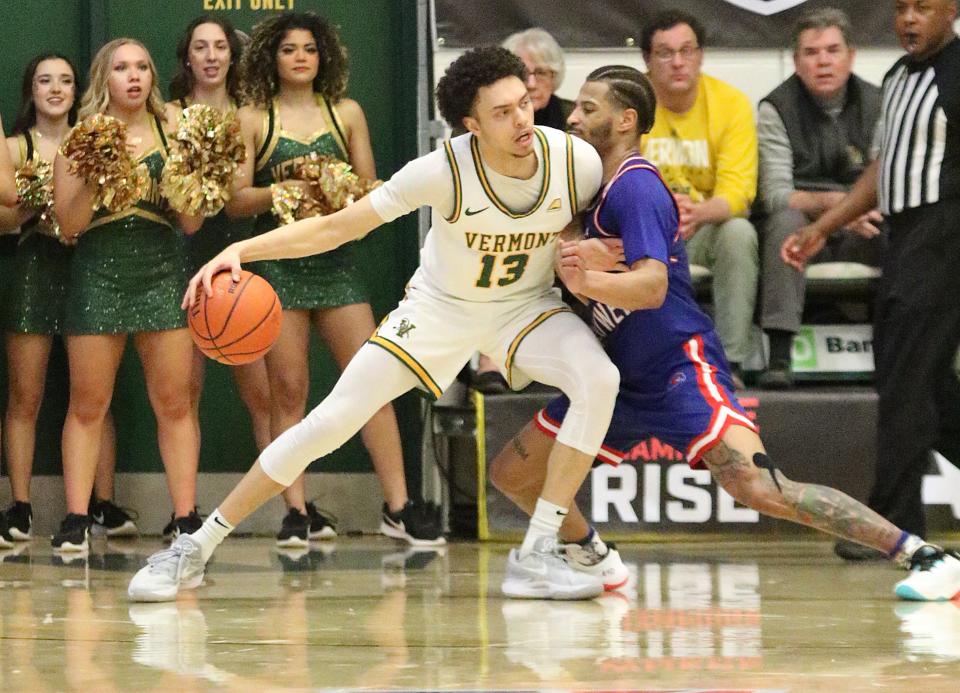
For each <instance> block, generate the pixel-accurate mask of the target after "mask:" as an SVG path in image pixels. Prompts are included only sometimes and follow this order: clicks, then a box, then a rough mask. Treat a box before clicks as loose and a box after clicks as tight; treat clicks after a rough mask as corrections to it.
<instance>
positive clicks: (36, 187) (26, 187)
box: [14, 158, 63, 241]
mask: <svg viewBox="0 0 960 693" xmlns="http://www.w3.org/2000/svg"><path fill="white" fill-rule="evenodd" d="M14 179H15V181H16V184H17V197H18V200H19V204H20V205H22V206H23V207H26V208H28V209H30V210H33V211H34V212H36V213H37V214H38V215H39V223H38V224H37V226H36V229H37V231H39V232H40V233H43V234H45V235H47V236H52V237H54V238H59V239H60V240H61V241H62V240H63V239H62V237H61V236H60V225H59V224H58V223H57V220H56V218H55V217H54V216H53V166H51V165H50V162H49V161H44V160H43V159H38V158H33V159H30V160H29V161H27V162H25V163H24V164H23V166H21V167H20V168H18V169H17V171H16V173H15V174H14Z"/></svg>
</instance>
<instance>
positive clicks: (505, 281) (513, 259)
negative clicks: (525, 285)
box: [476, 253, 530, 289]
mask: <svg viewBox="0 0 960 693" xmlns="http://www.w3.org/2000/svg"><path fill="white" fill-rule="evenodd" d="M529 259H530V256H529V255H527V254H526V253H520V254H518V255H507V256H506V257H504V258H502V259H501V258H499V257H497V256H496V255H484V256H483V257H482V258H480V265H481V267H480V277H479V278H478V279H477V283H476V286H478V287H480V288H481V289H489V288H490V286H491V285H492V284H491V282H493V281H494V277H493V275H494V273H496V274H497V275H498V276H499V279H496V282H497V286H509V285H510V284H513V283H514V282H516V281H519V279H520V277H522V276H523V270H524V269H526V267H527V261H528V260H529ZM498 260H499V262H498ZM498 265H499V270H498V267H497V266H498Z"/></svg>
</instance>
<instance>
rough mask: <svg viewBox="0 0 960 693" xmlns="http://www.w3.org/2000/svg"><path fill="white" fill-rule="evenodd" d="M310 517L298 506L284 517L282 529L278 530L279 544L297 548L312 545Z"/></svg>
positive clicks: (284, 546)
mask: <svg viewBox="0 0 960 693" xmlns="http://www.w3.org/2000/svg"><path fill="white" fill-rule="evenodd" d="M309 537H310V518H308V517H307V516H306V515H304V514H303V513H302V512H300V511H299V510H297V509H296V508H290V512H288V513H287V514H286V516H285V517H284V518H283V522H282V523H281V525H280V531H279V532H277V546H280V547H283V548H295V547H298V546H301V547H307V546H310V539H309Z"/></svg>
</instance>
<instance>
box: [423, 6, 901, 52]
mask: <svg viewBox="0 0 960 693" xmlns="http://www.w3.org/2000/svg"><path fill="white" fill-rule="evenodd" d="M816 7H840V8H842V9H843V10H845V11H846V12H847V14H848V15H849V17H850V23H851V25H852V36H851V39H852V40H853V42H854V43H855V44H856V45H858V46H870V47H879V46H896V45H897V41H896V37H895V36H894V33H893V3H892V2H881V3H877V2H871V1H867V0H849V1H848V2H837V1H836V0H604V1H603V2H594V3H587V2H582V1H581V0H485V1H484V2H462V0H437V2H436V16H437V38H438V40H439V41H440V43H441V45H443V46H445V47H447V48H470V47H473V46H479V45H484V44H491V43H500V42H501V41H503V39H505V38H506V37H507V36H509V35H510V34H512V33H514V32H516V31H522V30H523V29H528V28H530V27H542V28H544V29H546V30H547V31H549V32H550V33H551V34H553V36H554V38H556V39H557V41H558V42H559V43H560V45H561V46H563V47H564V48H566V49H585V48H608V49H609V48H623V47H630V46H639V45H640V27H641V26H643V23H644V22H645V21H647V20H648V19H649V18H650V17H652V16H653V15H655V14H656V13H657V12H660V11H662V10H682V11H684V12H688V13H690V14H692V15H693V16H695V17H697V18H698V19H699V20H700V21H701V22H702V23H703V25H704V28H705V29H706V32H707V41H706V43H707V46H716V47H720V48H785V47H787V46H788V45H789V44H790V32H791V29H792V27H793V24H794V22H796V21H797V19H798V18H799V17H800V16H801V15H802V14H803V13H804V12H805V11H806V10H809V9H813V8H816Z"/></svg>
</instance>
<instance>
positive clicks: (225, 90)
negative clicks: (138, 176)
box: [164, 15, 271, 536]
mask: <svg viewBox="0 0 960 693" xmlns="http://www.w3.org/2000/svg"><path fill="white" fill-rule="evenodd" d="M241 52H242V45H241V43H240V40H239V38H238V34H237V32H236V31H235V30H234V28H233V26H232V25H231V24H230V22H229V21H227V20H226V19H223V18H221V17H217V16H213V15H202V16H200V17H197V18H196V19H194V20H193V21H192V22H190V24H189V25H187V28H186V30H185V31H184V33H183V36H182V37H181V38H180V42H179V43H178V44H177V72H176V74H175V75H174V76H173V79H172V80H171V81H170V99H171V100H170V102H169V103H168V104H167V105H166V112H167V121H168V122H170V123H176V122H177V119H178V118H179V117H180V113H181V112H182V111H183V109H185V108H186V107H187V106H189V105H191V104H195V103H201V104H206V105H207V106H211V107H213V108H216V109H217V110H218V111H221V112H223V113H236V111H237V107H238V103H239V94H238V92H239V80H240V78H239V72H240V54H241ZM252 221H253V220H252V219H229V218H228V217H227V215H226V212H221V213H220V214H218V215H217V216H215V217H213V218H211V219H207V220H205V221H204V223H203V226H202V227H201V228H200V231H199V232H197V233H196V234H194V235H193V236H190V237H189V238H188V239H187V265H188V266H189V268H190V273H191V274H193V273H194V272H195V271H196V270H198V269H199V268H200V267H201V266H202V265H203V264H204V263H205V262H207V261H208V260H210V259H211V258H212V257H213V256H214V255H216V254H217V253H219V252H220V251H221V250H223V249H224V248H226V247H227V246H228V245H230V244H231V243H233V242H235V241H240V240H243V239H244V238H248V237H249V236H250V234H251V233H252V230H253V223H252ZM206 362H207V359H206V358H205V357H204V356H203V355H202V354H201V353H200V352H199V351H194V357H193V376H192V379H191V382H190V400H191V403H192V406H193V412H194V416H195V418H196V422H197V431H198V440H199V430H200V429H199V420H200V395H201V390H202V388H203V379H204V370H205V367H206ZM231 370H232V373H233V377H234V380H235V381H236V384H237V391H238V392H239V394H240V399H241V400H242V401H243V403H244V406H246V408H247V411H248V412H249V413H250V421H251V422H252V424H253V438H254V441H255V442H256V445H257V449H258V450H263V449H264V448H265V447H266V446H267V445H268V444H269V443H270V440H271V436H270V386H269V382H268V381H267V369H266V365H265V363H264V361H263V360H259V361H255V362H254V363H251V364H247V365H244V366H234V367H233V368H232V369H231ZM171 519H172V518H171ZM173 529H174V523H173V522H171V523H170V524H169V525H167V527H166V528H165V529H164V535H165V536H167V535H169V534H172V532H173Z"/></svg>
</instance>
